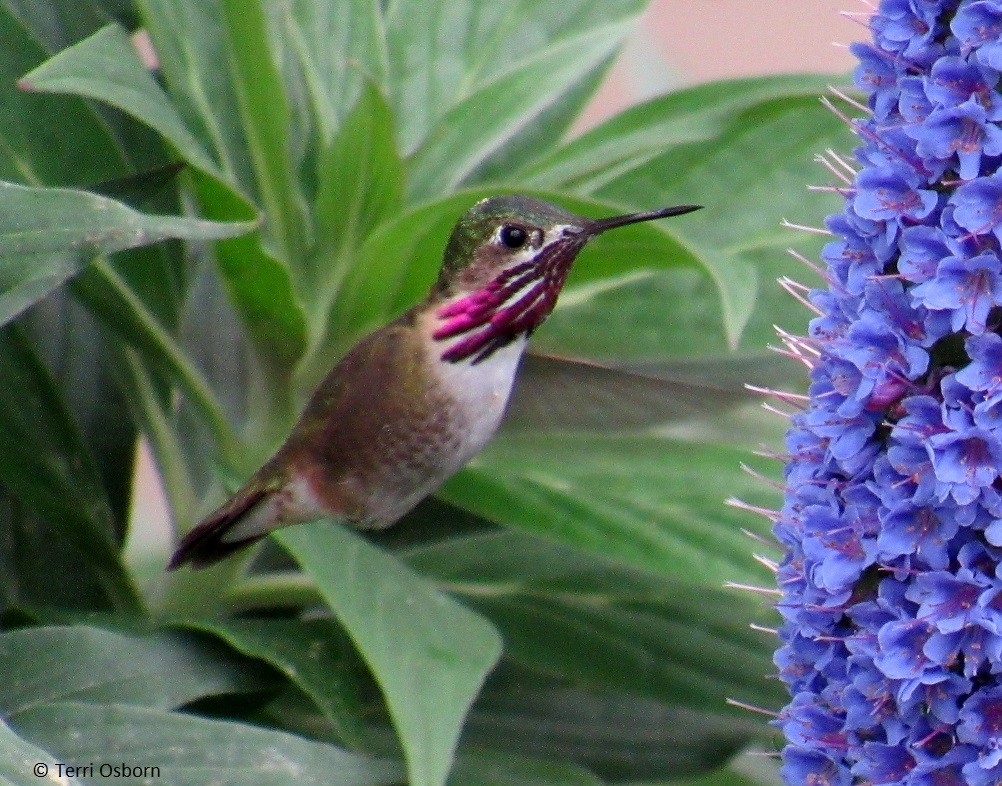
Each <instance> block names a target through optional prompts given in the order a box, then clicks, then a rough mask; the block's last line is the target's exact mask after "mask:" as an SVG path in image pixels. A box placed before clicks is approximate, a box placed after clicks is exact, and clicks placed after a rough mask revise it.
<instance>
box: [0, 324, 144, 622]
mask: <svg viewBox="0 0 1002 786" xmlns="http://www.w3.org/2000/svg"><path fill="white" fill-rule="evenodd" d="M0 379H3V380H4V384H3V385H2V386H0V398H2V401H0V431H2V432H3V434H4V435H5V445H6V447H5V449H4V450H3V451H0V480H2V482H3V483H4V485H6V487H7V489H8V491H10V493H12V494H14V495H16V498H17V499H18V500H20V501H21V502H22V503H23V504H24V505H25V506H26V507H27V508H28V509H29V510H30V511H32V512H33V513H34V514H36V515H37V516H38V517H40V518H42V519H44V520H45V521H47V522H48V523H49V524H50V525H51V526H53V527H54V528H56V529H57V531H58V532H59V535H60V536H61V538H62V539H64V540H65V541H68V542H70V543H72V544H74V545H75V546H76V547H78V548H80V549H81V550H82V551H83V553H84V554H85V555H86V563H87V566H88V568H90V569H91V570H93V571H94V573H95V574H96V576H97V577H98V578H99V580H100V582H101V585H102V587H103V589H104V591H105V592H106V593H107V597H108V598H109V600H110V601H111V602H112V604H113V605H114V606H116V607H118V608H121V609H123V610H134V609H136V608H137V607H138V605H139V600H138V599H137V597H136V594H135V589H134V588H133V587H132V585H131V583H130V582H129V579H128V577H127V576H126V575H125V573H124V572H123V570H122V567H121V565H120V564H119V562H118V558H117V554H116V549H115V546H114V544H113V542H112V535H113V532H114V528H113V517H112V512H111V508H110V505H109V502H108V499H107V497H106V496H105V493H104V489H103V488H102V486H101V481H100V478H99V477H98V474H97V469H96V467H95V465H94V459H93V457H92V456H91V455H90V453H89V452H88V450H87V448H86V447H85V445H84V443H83V439H82V437H81V435H80V432H79V430H78V428H77V426H76V424H75V423H74V422H73V420H72V418H71V416H70V414H69V413H68V412H67V411H66V409H65V404H64V402H63V401H62V399H61V398H60V396H59V393H58V391H57V389H56V386H55V384H54V382H53V380H52V378H51V376H50V375H49V372H48V370H47V369H46V368H45V366H44V365H43V364H42V362H41V360H40V359H39V358H38V355H37V354H36V353H35V351H34V349H33V348H32V346H31V344H30V343H29V342H28V340H27V339H26V337H25V335H24V333H23V331H22V330H21V329H20V328H19V327H17V326H15V325H10V326H7V327H5V328H3V329H2V330H0ZM59 545H60V544H59V543H52V544H50V548H51V549H58V548H59Z"/></svg>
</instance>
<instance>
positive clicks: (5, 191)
mask: <svg viewBox="0 0 1002 786" xmlns="http://www.w3.org/2000/svg"><path fill="white" fill-rule="evenodd" d="M252 227H253V223H251V222H232V223H219V222H214V221H205V220H202V219H196V218H185V217H181V216H154V215H146V214H143V213H140V212H138V211H136V210H133V209H132V208H129V207H126V206H125V205H123V204H122V203H120V202H116V201H114V200H112V199H107V198H106V197H100V196H96V195H94V194H89V193H87V192H85V191H74V190H70V189H60V188H29V187H25V186H21V185H17V184H15V183H0V324H4V323H6V322H9V321H10V320H11V319H13V318H14V317H16V316H17V315H18V314H20V313H21V312H22V311H24V310H25V309H27V308H28V307H29V306H31V305H33V304H34V303H36V302H38V301H39V300H41V299H42V298H43V297H44V296H45V295H46V294H47V293H49V292H51V291H52V290H53V289H55V288H56V287H58V286H60V285H61V284H63V283H64V282H66V281H67V280H69V279H70V278H72V277H73V276H74V275H76V274H77V273H79V272H80V270H81V269H82V268H83V267H84V265H86V264H87V263H88V262H89V261H90V260H91V259H92V258H93V257H94V256H95V255H96V254H101V253H111V252H114V251H121V250H123V249H126V248H134V247H137V246H144V245H149V244H151V243H156V242H159V241H161V240H165V239H167V238H183V239H187V240H214V239H218V238H224V237H233V236H235V235H239V234H242V233H244V232H247V231H249V230H250V229H251V228H252Z"/></svg>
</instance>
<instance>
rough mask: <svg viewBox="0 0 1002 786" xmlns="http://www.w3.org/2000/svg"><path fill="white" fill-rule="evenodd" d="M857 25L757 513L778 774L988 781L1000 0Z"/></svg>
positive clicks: (951, 3)
mask: <svg viewBox="0 0 1002 786" xmlns="http://www.w3.org/2000/svg"><path fill="white" fill-rule="evenodd" d="M869 27H870V30H871V32H872V41H871V42H870V43H858V44H855V45H854V46H853V47H852V51H853V52H854V53H855V55H856V56H857V58H858V60H859V67H858V68H857V71H856V85H857V87H858V88H860V89H861V90H862V91H863V92H864V93H865V94H866V96H867V106H866V107H865V109H867V112H866V116H865V117H863V118H862V119H859V120H853V121H850V122H851V125H852V128H853V130H854V131H855V132H856V134H857V136H858V137H859V140H860V146H859V147H858V148H857V149H856V151H855V163H854V164H853V163H850V162H846V161H844V160H843V159H842V158H840V157H838V156H837V155H836V154H832V153H830V154H829V157H828V160H827V162H826V163H827V164H828V167H829V169H830V170H831V171H832V172H834V173H835V174H839V173H840V172H841V173H842V180H843V182H842V183H841V184H839V185H838V186H837V188H836V189H835V190H836V191H838V192H839V193H841V194H843V196H844V197H845V208H844V210H843V212H842V213H841V214H839V215H836V216H831V217H830V218H829V219H828V221H827V222H826V226H827V231H828V232H829V233H830V235H831V236H832V238H833V239H832V241H831V242H829V243H828V245H827V246H826V247H825V249H824V251H823V253H822V257H823V259H824V262H825V264H826V270H825V271H823V272H824V278H825V281H826V288H824V289H818V290H813V291H810V293H809V294H808V295H807V296H806V299H807V300H809V302H810V305H811V306H812V308H813V310H814V313H815V314H816V315H817V316H816V317H815V318H813V319H812V320H811V323H810V327H809V330H808V333H807V336H804V337H797V336H791V335H789V334H786V333H781V334H780V335H781V338H782V339H783V341H784V344H785V345H786V352H787V354H791V355H793V356H795V357H797V358H798V359H800V360H801V361H802V362H803V363H804V364H805V365H806V366H808V368H809V369H810V388H809V395H808V397H807V400H806V401H798V402H797V404H798V405H799V407H798V409H797V411H796V412H795V413H794V414H793V416H792V421H791V428H790V431H789V433H788V434H787V439H786V449H787V455H786V456H785V459H786V467H785V496H784V501H783V507H782V510H780V511H764V513H765V514H766V515H768V516H769V517H770V518H772V520H773V521H774V522H775V524H774V532H775V534H776V537H777V538H778V540H779V542H780V543H781V544H782V546H783V548H784V549H785V555H784V558H783V559H782V561H781V562H780V564H779V565H778V566H777V567H776V574H777V581H778V587H779V592H780V600H779V602H778V604H777V609H778V610H779V612H780V614H781V616H782V620H783V622H782V626H781V628H780V631H779V635H780V640H781V646H780V648H779V650H778V652H777V653H776V657H775V663H776V666H777V668H778V670H779V675H780V677H781V679H782V680H783V681H784V682H785V683H786V685H787V687H788V688H789V690H790V695H791V700H790V703H789V705H787V707H785V708H784V709H783V710H782V712H781V713H780V714H779V715H778V717H777V719H776V721H775V723H776V725H778V726H779V727H781V728H782V730H783V733H784V735H785V738H786V745H785V748H784V750H783V754H782V757H783V766H782V775H783V778H784V780H785V782H786V783H788V784H792V785H795V786H800V785H801V784H804V785H809V786H870V785H871V784H881V785H884V784H887V785H888V786H890V785H892V784H900V785H901V786H949V785H950V784H956V785H957V786H1002V479H1000V476H1002V91H1000V87H1002V84H1000V74H1002V0H882V1H881V2H880V5H879V8H878V9H877V10H876V12H875V13H874V14H873V16H872V17H871V18H870V19H869ZM839 111H840V110H839ZM853 173H854V174H853ZM784 286H787V288H788V289H790V288H791V285H790V282H784ZM801 297H803V295H801ZM764 392H767V393H771V394H773V395H777V396H780V397H781V400H782V401H785V402H786V403H787V404H790V403H792V398H791V397H790V394H779V393H778V392H776V391H764ZM759 512H763V511H759Z"/></svg>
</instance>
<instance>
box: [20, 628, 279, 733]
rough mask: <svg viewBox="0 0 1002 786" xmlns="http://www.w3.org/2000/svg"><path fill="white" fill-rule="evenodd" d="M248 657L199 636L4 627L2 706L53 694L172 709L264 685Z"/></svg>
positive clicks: (24, 704) (44, 700)
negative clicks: (233, 652) (234, 653)
mask: <svg viewBox="0 0 1002 786" xmlns="http://www.w3.org/2000/svg"><path fill="white" fill-rule="evenodd" d="M251 665H252V664H251V662H250V661H247V660H244V659H242V658H237V657H234V656H233V655H232V654H231V653H229V652H228V651H226V650H224V649H223V648H222V647H220V646H218V645H216V644H214V643H213V642H211V641H207V640H205V639H203V638H201V637H199V636H196V635H192V634H185V633H181V632H155V633H150V634H147V635H143V636H137V635H126V634H121V633H115V632H113V631H110V630H103V629H101V628H94V627H90V626H86V625H73V626H44V627H29V628H21V629H19V630H13V631H9V632H7V633H3V634H0V671H3V673H4V675H5V679H4V682H3V684H2V685H0V707H2V709H3V712H4V714H5V715H8V716H10V715H16V714H17V713H20V712H24V711H25V710H27V709H30V708H33V707H37V706H39V705H44V704H48V703H51V702H55V701H81V702H87V703H91V704H106V703H117V704H135V705H139V706H143V707H156V708H161V709H170V708H173V707H179V706H181V705H183V704H187V703H189V702H192V701H194V700H196V699H199V698H202V697H203V696H211V695H215V694H220V693H235V692H242V691H246V690H248V689H254V688H258V687H260V686H261V685H262V684H263V680H262V677H263V675H262V674H261V673H260V671H258V672H257V673H255V670H254V669H253V668H249V666H251Z"/></svg>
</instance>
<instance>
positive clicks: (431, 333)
mask: <svg viewBox="0 0 1002 786" xmlns="http://www.w3.org/2000/svg"><path fill="white" fill-rule="evenodd" d="M699 208H700V206H699V205H679V206H675V207H667V208H663V209H661V210H652V211H646V212H640V213H630V214H627V215H621V216H615V217H612V218H603V219H597V220H596V219H588V218H583V217H581V216H577V215H575V214H573V213H570V212H568V211H566V210H564V209H563V208H561V207H558V206H557V205H554V204H551V203H549V202H544V201H542V200H539V199H534V198H531V197H528V196H519V195H503V196H492V197H488V198H487V199H484V200H481V201H480V202H477V203H476V204H475V205H474V206H473V207H472V208H470V209H469V210H468V211H467V212H466V213H465V214H464V215H463V216H462V217H461V218H460V219H459V221H458V222H457V223H456V225H455V226H454V227H453V230H452V234H451V235H450V237H449V240H448V243H447V245H446V247H445V253H444V255H443V261H442V267H441V271H440V272H439V275H438V279H437V280H436V281H435V283H434V284H433V285H432V287H431V289H430V291H429V293H428V295H427V296H426V297H425V298H424V299H423V300H422V301H421V302H420V303H418V304H417V305H415V306H413V307H412V308H410V309H409V310H407V311H405V312H404V313H403V314H402V315H401V316H399V317H397V318H396V319H394V320H393V321H392V322H390V323H388V324H387V325H385V326H383V327H381V328H379V329H378V330H376V331H374V332H373V333H370V334H369V335H368V336H366V337H365V338H363V339H361V340H360V341H359V342H358V343H357V344H355V346H354V347H352V348H351V349H350V350H349V351H348V352H347V353H346V354H345V355H344V357H343V358H342V359H341V360H340V361H339V362H338V363H337V364H336V365H335V366H334V368H333V369H332V370H331V371H330V372H329V373H328V374H327V376H326V377H325V378H324V379H323V381H322V382H321V383H320V385H319V387H318V388H317V389H316V391H315V392H314V393H313V395H312V397H311V398H310V399H309V401H308V402H307V404H306V406H305V408H304V409H303V411H302V414H301V415H300V416H299V419H298V421H297V422H296V425H295V426H294V427H293V429H292V431H291V433H290V434H289V436H288V438H287V439H286V440H285V442H284V443H283V444H282V445H281V446H280V447H279V448H278V450H277V451H276V452H275V453H274V455H273V456H272V457H271V458H270V459H269V460H268V461H267V462H266V463H265V464H264V465H263V466H262V467H261V468H260V469H259V470H258V471H257V472H255V473H254V474H253V475H252V476H251V478H250V479H249V480H248V481H247V482H246V483H245V484H244V485H243V486H242V487H241V488H240V489H239V490H238V491H237V492H236V493H235V494H233V495H232V496H231V497H230V498H229V499H228V500H227V501H226V502H225V503H223V504H222V505H221V506H220V507H219V508H217V509H216V510H215V511H213V512H212V513H210V514H209V515H208V516H206V517H205V518H204V519H203V520H202V521H201V522H200V523H199V524H198V525H196V526H195V527H194V528H193V529H192V530H191V531H190V532H189V533H188V534H187V535H186V536H185V537H184V538H183V539H182V541H181V543H180V544H179V546H178V548H177V550H176V552H175V553H174V555H173V557H172V558H171V560H170V562H169V563H168V565H167V569H168V570H173V569H175V568H178V567H180V566H181V565H184V564H186V563H189V564H191V565H192V566H193V567H204V566H206V565H210V564H212V563H213V562H216V561H218V560H220V559H223V558H224V557H226V556H228V555H229V554H231V553H233V552H234V551H237V550H238V549H241V548H243V547H245V546H248V545H249V544H251V543H253V542H255V541H257V540H259V539H260V538H263V537H264V536H265V535H267V534H268V533H269V532H271V531H272V530H275V529H278V528H280V527H285V526H288V525H291V524H297V523H302V522H306V521H312V520H315V519H319V518H323V517H333V518H335V519H339V520H341V521H343V522H346V523H348V524H350V525H352V526H354V527H357V528H359V529H381V528H385V527H388V526H390V525H391V524H393V523H395V522H396V521H397V520H398V519H400V518H401V517H403V516H404V515H405V514H406V513H407V512H409V511H410V510H411V509H412V508H413V507H414V506H415V505H417V504H418V502H420V501H421V500H422V499H424V498H425V497H426V496H428V495H430V494H431V493H432V492H434V491H435V490H436V489H437V488H438V487H439V486H440V485H441V484H442V483H444V482H445V481H446V480H447V479H448V478H449V477H451V476H452V475H453V474H455V473H456V472H458V471H459V470H460V469H461V468H462V467H463V466H465V465H466V463H467V462H469V461H470V459H472V458H473V457H474V456H475V455H476V454H477V453H478V452H479V451H480V450H481V449H482V448H483V447H484V446H485V445H486V444H487V442H488V441H489V440H490V439H491V437H492V436H493V435H494V432H495V431H496V430H497V428H498V425H499V424H500V422H501V419H502V416H503V414H504V411H505V407H506V405H507V402H508V397H509V394H510V393H511V390H512V385H513V383H514V381H515V374H516V371H517V369H518V366H519V362H520V360H521V358H522V355H523V353H524V352H525V348H526V343H527V342H528V339H529V336H530V335H531V334H532V333H533V331H534V330H535V329H536V328H538V327H539V326H540V325H541V324H542V323H543V322H544V321H545V320H546V318H547V317H548V316H549V315H550V313H551V312H552V311H553V308H554V306H555V305H556V302H557V297H558V295H559V294H560V291H561V289H562V288H563V286H564V282H565V281H566V278H567V273H568V271H569V270H570V268H571V265H572V263H573V262H574V260H575V258H576V257H577V255H578V252H580V251H581V249H582V248H584V246H585V244H586V243H587V242H588V241H589V240H591V239H592V238H594V237H596V236H598V235H600V234H602V233H603V232H607V231H608V230H610V229H615V228H616V227H621V226H626V225H627V224H636V223H639V222H641V221H652V220H654V219H659V218H666V217H669V216H678V215H682V214H684V213H689V212H692V211H693V210H698V209H699Z"/></svg>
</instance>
